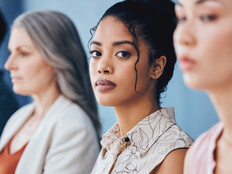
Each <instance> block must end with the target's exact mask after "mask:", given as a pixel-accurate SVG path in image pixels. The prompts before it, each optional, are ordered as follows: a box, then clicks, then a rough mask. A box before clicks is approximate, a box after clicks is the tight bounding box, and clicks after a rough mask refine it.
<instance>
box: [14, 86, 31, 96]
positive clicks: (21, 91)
mask: <svg viewBox="0 0 232 174" xmlns="http://www.w3.org/2000/svg"><path fill="white" fill-rule="evenodd" d="M13 91H14V93H16V94H19V95H30V94H29V93H28V91H27V90H25V89H21V88H17V87H13Z"/></svg>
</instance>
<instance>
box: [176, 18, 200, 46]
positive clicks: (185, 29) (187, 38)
mask: <svg viewBox="0 0 232 174" xmlns="http://www.w3.org/2000/svg"><path fill="white" fill-rule="evenodd" d="M194 30H195V27H194V23H193V22H191V21H186V22H185V23H184V24H178V25H177V27H176V30H175V32H174V44H175V45H176V46H177V45H179V46H193V45H194V44H196V37H195V33H196V31H194Z"/></svg>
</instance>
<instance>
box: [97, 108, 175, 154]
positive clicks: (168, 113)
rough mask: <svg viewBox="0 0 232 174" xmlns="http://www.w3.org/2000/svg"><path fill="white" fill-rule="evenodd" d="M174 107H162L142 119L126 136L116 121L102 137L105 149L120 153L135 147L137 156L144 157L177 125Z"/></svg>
mask: <svg viewBox="0 0 232 174" xmlns="http://www.w3.org/2000/svg"><path fill="white" fill-rule="evenodd" d="M175 124H176V121H175V115H174V108H162V109H159V110H158V111H156V112H154V113H152V114H151V115H149V116H147V117H146V118H144V119H143V120H142V121H140V122H139V123H138V124H137V125H136V126H135V127H134V128H132V129H131V130H130V131H129V132H128V133H127V135H126V136H124V137H121V136H120V128H119V126H118V124H117V123H116V124H115V125H114V126H113V127H112V128H111V129H110V130H109V131H108V132H107V133H106V134H105V135H104V136H103V138H102V141H101V145H102V148H103V150H104V151H110V152H111V153H113V154H115V155H119V154H120V153H121V152H122V151H123V150H124V149H125V148H127V147H129V146H132V147H133V148H135V151H136V156H140V157H142V156H143V155H145V154H146V152H147V151H148V150H149V149H150V148H151V147H152V145H153V144H154V143H155V142H157V140H158V139H159V138H160V137H161V136H162V134H163V133H165V132H166V131H167V130H168V129H169V128H170V127H171V126H172V125H175Z"/></svg>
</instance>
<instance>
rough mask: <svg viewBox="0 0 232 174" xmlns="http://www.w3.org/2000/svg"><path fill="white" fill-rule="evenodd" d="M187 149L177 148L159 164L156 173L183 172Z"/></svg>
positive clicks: (173, 173) (176, 173)
mask: <svg viewBox="0 0 232 174" xmlns="http://www.w3.org/2000/svg"><path fill="white" fill-rule="evenodd" d="M186 152H187V149H176V150H173V151H172V152H170V153H169V154H168V155H167V156H166V158H165V160H164V161H163V162H162V163H161V164H160V165H159V166H157V168H156V169H155V171H154V173H155V174H166V173H172V174H179V173H183V166H184V158H185V154H186Z"/></svg>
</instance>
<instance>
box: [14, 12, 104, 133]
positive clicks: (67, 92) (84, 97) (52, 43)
mask: <svg viewBox="0 0 232 174" xmlns="http://www.w3.org/2000/svg"><path fill="white" fill-rule="evenodd" d="M14 27H22V28H23V29H25V31H26V32H27V33H28V35H29V36H30V37H31V39H32V41H33V43H34V44H35V46H36V48H37V49H38V50H39V52H40V53H41V55H42V56H43V58H44V59H45V61H46V62H47V63H48V64H50V65H51V66H52V67H54V68H55V71H56V74H57V86H58V88H59V90H60V92H61V93H62V94H63V95H64V96H65V97H67V98H68V99H70V100H71V101H73V102H74V103H77V104H78V105H79V106H81V107H82V108H83V109H84V110H85V111H86V112H87V114H88V116H89V118H90V119H91V121H92V123H93V125H94V127H95V129H96V132H97V135H98V137H99V133H100V127H101V126H100V121H99V118H98V114H97V113H98V112H97V105H96V100H95V97H94V93H93V89H92V87H91V83H90V78H89V69H88V62H87V56H86V54H85V51H84V49H83V47H82V44H81V40H80V38H79V35H78V32H77V30H76V27H75V25H74V24H73V23H72V21H71V20H70V19H69V18H68V17H67V16H65V15H64V14H62V13H60V12H57V11H36V12H35V11H34V12H27V13H24V14H22V15H20V16H19V17H17V18H16V19H15V21H14V23H13V27H12V28H14Z"/></svg>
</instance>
